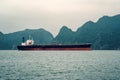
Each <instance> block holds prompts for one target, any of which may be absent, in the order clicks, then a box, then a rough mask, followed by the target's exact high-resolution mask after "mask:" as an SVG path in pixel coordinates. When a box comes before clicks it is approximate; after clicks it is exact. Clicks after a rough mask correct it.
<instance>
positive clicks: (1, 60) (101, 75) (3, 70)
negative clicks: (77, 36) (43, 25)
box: [0, 50, 120, 80]
mask: <svg viewBox="0 0 120 80" xmlns="http://www.w3.org/2000/svg"><path fill="white" fill-rule="evenodd" d="M119 79H120V52H119V51H94V50H93V51H0V80H119Z"/></svg>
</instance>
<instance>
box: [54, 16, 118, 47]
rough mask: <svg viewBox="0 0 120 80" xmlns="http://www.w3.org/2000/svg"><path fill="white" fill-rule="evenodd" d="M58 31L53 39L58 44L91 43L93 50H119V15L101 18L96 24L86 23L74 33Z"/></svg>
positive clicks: (68, 30)
mask: <svg viewBox="0 0 120 80" xmlns="http://www.w3.org/2000/svg"><path fill="white" fill-rule="evenodd" d="M62 29H64V30H65V31H64V30H62V31H61V30H60V32H59V34H58V35H57V37H56V38H55V40H57V41H58V42H61V43H67V41H68V42H71V44H73V43H74V44H76V43H92V48H93V49H120V37H119V36H120V15H116V16H113V17H108V16H103V17H102V18H100V19H99V20H98V21H97V22H96V23H94V22H92V21H88V22H86V23H85V24H84V25H83V26H82V27H80V28H78V29H77V31H76V32H72V31H70V29H67V28H66V29H65V28H62Z"/></svg>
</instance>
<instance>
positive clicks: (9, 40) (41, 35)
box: [0, 29, 53, 49]
mask: <svg viewBox="0 0 120 80" xmlns="http://www.w3.org/2000/svg"><path fill="white" fill-rule="evenodd" d="M29 36H31V37H32V38H33V39H34V41H35V44H49V43H51V42H52V40H53V35H52V34H51V33H50V32H48V31H46V30H44V29H36V30H30V29H26V30H24V31H19V32H14V33H10V34H4V35H3V36H1V35H0V38H2V39H0V40H1V42H0V44H1V46H0V49H16V46H17V45H20V44H21V42H22V37H25V39H26V40H27V39H28V38H29Z"/></svg>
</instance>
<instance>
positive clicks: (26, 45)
mask: <svg viewBox="0 0 120 80" xmlns="http://www.w3.org/2000/svg"><path fill="white" fill-rule="evenodd" d="M17 48H18V50H92V48H91V44H90V43H82V44H49V45H35V44H34V40H33V39H30V38H29V39H28V40H26V41H25V39H24V37H23V42H22V43H21V45H18V46H17Z"/></svg>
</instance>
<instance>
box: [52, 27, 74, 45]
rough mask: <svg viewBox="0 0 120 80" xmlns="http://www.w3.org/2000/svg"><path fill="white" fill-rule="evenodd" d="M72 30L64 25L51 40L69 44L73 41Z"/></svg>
mask: <svg viewBox="0 0 120 80" xmlns="http://www.w3.org/2000/svg"><path fill="white" fill-rule="evenodd" d="M74 35H75V34H74V32H73V31H72V30H71V29H69V28H68V27H66V26H63V27H62V28H61V29H60V32H59V33H58V35H57V36H56V37H55V38H54V40H53V42H55V43H59V44H71V43H74V42H73V39H74Z"/></svg>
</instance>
